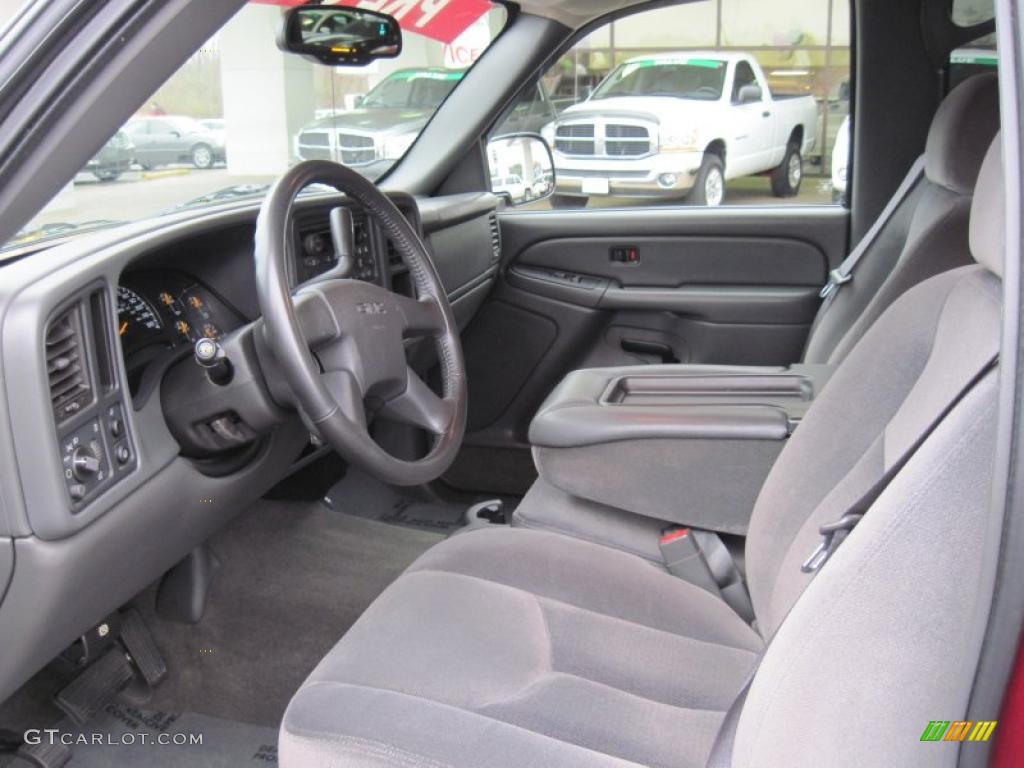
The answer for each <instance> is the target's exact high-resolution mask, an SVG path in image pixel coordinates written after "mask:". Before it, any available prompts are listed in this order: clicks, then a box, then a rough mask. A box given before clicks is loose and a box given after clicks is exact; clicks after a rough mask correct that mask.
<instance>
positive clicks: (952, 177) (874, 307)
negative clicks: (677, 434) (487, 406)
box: [513, 74, 999, 564]
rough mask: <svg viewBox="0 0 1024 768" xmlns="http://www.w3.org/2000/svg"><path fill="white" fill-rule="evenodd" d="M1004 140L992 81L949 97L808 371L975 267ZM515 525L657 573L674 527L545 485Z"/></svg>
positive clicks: (815, 334) (823, 321) (829, 307)
mask: <svg viewBox="0 0 1024 768" xmlns="http://www.w3.org/2000/svg"><path fill="white" fill-rule="evenodd" d="M998 130H999V81H998V78H997V76H996V75H995V74H985V75H979V76H976V77H972V78H970V79H968V80H966V81H965V82H963V83H962V84H960V85H959V86H958V87H957V88H955V89H954V90H953V91H952V92H950V94H949V95H948V96H947V97H946V99H945V100H944V101H943V102H942V104H941V105H940V107H939V109H938V111H937V112H936V114H935V117H934V119H933V120H932V124H931V128H930V130H929V133H928V138H927V143H926V146H925V153H924V157H923V173H922V174H921V175H920V176H919V177H918V178H916V179H914V180H913V183H912V184H909V189H905V190H903V191H904V192H905V194H904V195H903V197H902V199H896V198H899V197H900V192H899V191H898V192H897V195H896V196H894V199H893V201H891V202H890V204H889V206H887V211H886V212H883V217H885V213H888V214H889V215H888V217H887V218H884V220H883V219H880V220H879V222H878V223H876V225H875V227H873V229H876V230H877V234H876V236H875V237H874V238H873V239H872V240H871V243H870V246H869V247H868V248H867V249H866V250H865V251H864V255H863V257H861V258H860V260H859V261H858V263H857V267H856V270H855V271H854V272H853V273H852V275H853V276H852V279H850V281H849V282H847V283H845V284H844V285H842V286H840V287H839V289H838V290H837V291H836V292H835V295H833V296H832V297H830V298H829V299H826V300H825V301H823V302H822V306H821V308H820V309H819V311H818V316H817V318H816V319H815V321H814V324H813V326H812V329H811V333H810V336H809V338H808V341H807V346H806V348H805V351H804V356H803V361H802V362H804V363H829V364H832V365H838V364H839V363H840V362H841V361H842V360H844V359H845V358H846V356H847V355H848V354H849V352H850V350H851V349H852V348H853V347H854V346H855V345H856V344H857V342H858V341H859V340H860V339H861V337H862V336H863V335H864V333H865V332H866V331H867V330H868V329H869V328H870V327H871V326H872V325H873V324H874V323H875V321H876V320H877V319H878V318H879V317H880V316H881V315H882V313H883V312H884V311H885V310H886V308H888V307H889V306H890V305H891V304H892V303H893V302H894V301H896V299H898V298H899V297H900V296H901V295H903V294H904V293H905V292H906V291H907V290H908V289H910V288H912V287H914V286H915V285H917V284H919V283H921V282H923V281H925V280H927V279H928V278H930V277H933V276H935V275H938V274H941V273H943V272H947V271H949V270H951V269H954V268H957V267H961V266H965V265H967V264H970V263H972V260H971V256H970V253H971V251H970V246H969V243H968V231H969V222H970V212H971V202H972V199H973V194H974V187H975V184H976V182H977V180H978V173H979V171H980V169H981V163H982V160H983V159H984V157H985V152H986V150H987V149H988V147H989V146H990V145H991V143H992V140H993V138H994V137H995V135H996V134H997V132H998ZM857 162H858V163H859V164H868V165H872V164H876V163H879V164H880V163H885V162H888V158H885V157H877V158H869V157H862V158H857ZM663 368H664V366H663ZM730 370H732V371H733V372H735V370H736V369H735V368H731V369H730ZM542 410H543V409H542ZM666 460H668V461H671V457H666ZM609 469H610V471H614V468H609ZM624 480H626V479H624ZM513 525H516V526H519V527H527V528H535V529H540V530H546V531H551V532H554V533H562V534H567V535H570V536H575V537H577V538H581V539H584V540H587V541H591V542H594V543H597V544H602V545H605V546H611V547H615V548H617V549H621V550H624V551H626V552H629V553H631V554H634V555H638V556H640V557H644V558H646V559H649V560H651V561H653V562H655V563H659V564H660V563H661V562H662V560H663V558H662V554H661V550H660V549H659V546H658V539H659V537H660V534H661V532H662V531H663V530H664V529H665V528H666V527H667V526H669V525H670V524H669V523H668V522H666V521H664V520H660V519H656V518H652V517H646V516H644V515H641V514H638V513H635V512H631V511H626V510H621V509H617V508H615V507H611V506H607V505H603V504H598V503H596V502H594V501H592V500H590V499H584V498H578V497H577V496H574V495H572V494H571V493H569V492H567V491H566V490H564V489H561V488H558V487H556V486H555V485H553V484H552V483H549V482H548V481H546V480H545V479H544V478H543V477H541V478H540V479H538V480H537V481H536V482H535V483H534V485H533V487H531V489H530V490H529V492H528V493H527V495H526V497H525V498H524V499H523V501H522V503H521V504H520V505H519V507H518V508H517V509H516V511H515V514H514V516H513ZM736 543H738V542H736Z"/></svg>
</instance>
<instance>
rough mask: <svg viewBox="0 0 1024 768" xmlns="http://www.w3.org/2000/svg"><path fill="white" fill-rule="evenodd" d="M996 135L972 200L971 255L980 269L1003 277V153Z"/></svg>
mask: <svg viewBox="0 0 1024 768" xmlns="http://www.w3.org/2000/svg"><path fill="white" fill-rule="evenodd" d="M999 139H1000V136H999V134H998V133H997V134H996V137H995V139H994V140H993V141H992V145H991V146H990V147H989V150H988V153H987V154H986V155H985V160H984V162H982V164H981V173H980V174H979V175H978V185H977V186H976V187H975V188H974V200H972V201H971V235H970V236H971V253H972V254H973V255H974V260H975V261H977V262H978V263H979V264H981V265H982V266H983V267H986V268H988V269H989V270H990V271H992V272H994V273H995V274H997V275H999V276H1000V277H1002V275H1003V258H1004V254H1005V248H1006V244H1005V240H1006V191H1005V189H1004V188H1003V151H1002V146H1001V145H1000V142H999Z"/></svg>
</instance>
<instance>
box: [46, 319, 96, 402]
mask: <svg viewBox="0 0 1024 768" xmlns="http://www.w3.org/2000/svg"><path fill="white" fill-rule="evenodd" d="M46 376H47V379H48V381H49V385H50V402H51V403H52V404H53V413H54V415H55V416H56V418H57V421H58V422H61V421H64V420H65V419H67V418H69V417H71V416H73V415H75V414H76V413H78V412H79V411H80V410H81V409H82V408H84V407H85V406H86V405H88V404H89V402H90V398H91V396H92V388H91V387H90V385H89V370H88V367H87V364H86V352H85V347H84V345H83V343H82V325H81V318H80V313H79V310H78V307H77V306H74V307H71V308H70V309H67V310H65V311H64V312H62V313H61V314H60V315H58V316H57V317H56V318H55V319H54V320H53V321H52V322H51V323H50V325H49V326H48V327H47V329H46Z"/></svg>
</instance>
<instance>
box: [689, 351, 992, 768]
mask: <svg viewBox="0 0 1024 768" xmlns="http://www.w3.org/2000/svg"><path fill="white" fill-rule="evenodd" d="M998 364H999V355H998V354H996V355H993V356H992V357H991V358H989V360H988V361H987V362H986V363H985V365H983V366H982V367H981V369H980V370H979V371H978V372H977V373H975V374H974V376H972V377H971V379H970V381H968V382H967V383H966V384H965V385H964V386H963V387H962V388H961V389H960V391H959V392H957V393H956V395H955V396H954V397H953V399H952V400H950V401H949V402H948V403H947V404H946V405H945V406H944V407H943V409H942V410H941V411H940V412H939V414H938V416H936V417H935V418H934V419H933V420H932V421H931V422H930V423H929V424H928V426H927V428H925V430H924V432H922V433H921V434H920V435H919V436H918V438H917V439H916V440H914V442H913V443H912V444H911V445H910V447H909V448H907V450H905V451H904V452H903V453H902V454H901V455H900V457H899V458H898V459H897V460H896V461H895V462H894V463H893V464H892V466H890V467H889V469H888V470H886V471H885V473H884V474H883V475H882V476H881V477H880V478H879V479H878V481H877V482H875V483H874V484H873V485H872V486H871V487H870V488H869V489H868V490H867V491H866V492H865V493H864V494H863V495H862V496H861V497H860V498H859V499H857V501H855V502H854V503H853V504H852V505H851V506H850V507H849V509H848V511H847V512H846V514H844V515H843V516H842V517H841V518H839V520H837V521H836V523H831V524H829V525H825V526H822V527H821V532H822V537H823V541H822V545H824V546H825V549H826V554H825V555H824V556H823V557H819V558H818V560H817V561H816V563H815V565H814V568H813V569H812V570H809V571H808V570H805V567H806V566H807V565H808V563H810V562H811V561H812V560H815V556H816V555H818V552H819V551H820V550H821V549H822V545H819V547H818V549H816V550H815V551H814V553H813V554H812V555H811V557H809V558H808V559H807V560H806V561H805V562H804V565H803V566H801V568H800V570H802V571H804V572H805V573H817V572H818V571H820V570H821V567H822V566H823V565H824V564H825V563H826V562H827V561H828V559H829V558H830V557H831V556H832V554H833V553H834V552H835V551H836V549H837V548H838V547H839V544H840V543H842V541H843V539H845V538H846V536H848V535H849V534H850V533H851V532H852V531H853V529H854V528H855V527H856V525H857V523H859V522H860V521H861V520H862V519H863V518H864V515H865V514H866V513H867V511H868V509H870V508H871V506H872V505H873V504H874V503H875V501H876V500H877V499H878V497H879V496H881V495H882V492H883V491H884V490H885V489H886V487H888V485H889V483H890V482H892V480H893V479H894V478H895V477H896V475H898V474H899V472H900V470H901V469H903V467H905V466H906V465H907V462H909V461H910V459H911V458H912V457H913V456H914V454H915V453H917V450H918V448H920V447H921V446H922V445H924V443H925V441H926V440H927V439H928V438H929V437H930V436H931V435H932V433H933V432H935V430H936V429H938V426H939V425H940V424H941V423H942V422H943V421H944V420H945V418H946V416H948V415H949V414H950V413H951V412H952V411H953V409H954V408H956V406H957V405H959V404H960V403H961V402H962V401H963V400H964V398H965V397H967V395H968V394H970V392H971V391H972V390H973V389H974V387H975V386H976V385H977V384H978V382H980V381H981V380H982V379H984V378H985V376H987V375H988V374H989V373H990V372H991V371H992V370H993V369H995V367H996V366H997V365H998ZM844 521H846V522H844ZM840 523H842V524H843V525H842V526H838V524H840ZM837 526H838V527H837ZM826 529H829V530H826ZM840 530H842V531H845V533H844V534H843V536H842V538H839V539H838V540H837V538H836V536H835V535H834V534H836V533H837V532H839V531H840ZM830 534H832V535H831V538H830ZM793 605H796V603H794V604H793ZM792 610H793V606H790V608H789V611H792ZM789 611H787V613H786V616H784V617H783V619H782V621H780V622H779V624H778V627H781V626H782V625H783V624H784V623H785V622H786V618H787V617H788V616H789ZM778 627H776V630H775V631H776V632H777V631H778ZM774 639H775V635H774V634H773V635H772V636H771V637H770V638H768V641H767V642H766V643H765V645H764V648H763V649H762V651H761V655H760V656H758V657H757V661H756V662H754V667H753V669H751V671H750V674H749V675H747V679H746V681H745V682H744V684H743V687H742V688H741V689H740V692H739V693H738V694H737V695H736V698H735V699H734V700H733V702H732V705H731V706H730V707H729V709H728V710H727V711H726V713H725V719H724V720H723V721H722V725H721V726H719V729H718V735H717V736H715V741H714V743H713V744H712V746H711V753H710V755H708V760H707V763H706V764H705V765H706V768H731V766H732V751H733V747H734V745H735V743H736V731H737V730H738V728H739V722H740V715H741V714H742V712H743V705H744V704H745V703H746V700H747V694H749V693H750V688H751V686H752V685H753V684H754V678H755V677H756V676H757V672H758V670H759V669H760V668H761V662H762V661H764V657H765V654H767V653H768V649H769V648H770V647H771V644H772V640H774Z"/></svg>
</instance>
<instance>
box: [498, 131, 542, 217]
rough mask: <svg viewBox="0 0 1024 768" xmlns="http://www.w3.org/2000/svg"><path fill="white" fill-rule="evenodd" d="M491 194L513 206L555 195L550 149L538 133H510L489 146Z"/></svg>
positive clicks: (499, 137)
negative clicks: (500, 197) (502, 198)
mask: <svg viewBox="0 0 1024 768" xmlns="http://www.w3.org/2000/svg"><path fill="white" fill-rule="evenodd" d="M487 163H488V165H489V167H490V171H491V191H492V192H494V194H496V195H501V196H502V197H505V198H506V199H508V200H509V202H511V203H512V205H520V204H522V203H532V202H536V201H537V200H543V199H544V198H545V197H548V196H550V195H551V193H552V192H554V191H555V164H554V161H553V160H552V158H551V149H550V148H549V147H548V144H547V142H546V141H544V139H542V138H541V137H540V136H538V135H537V134H535V133H511V134H506V135H505V136H496V137H495V138H493V139H491V140H490V141H489V142H487Z"/></svg>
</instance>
